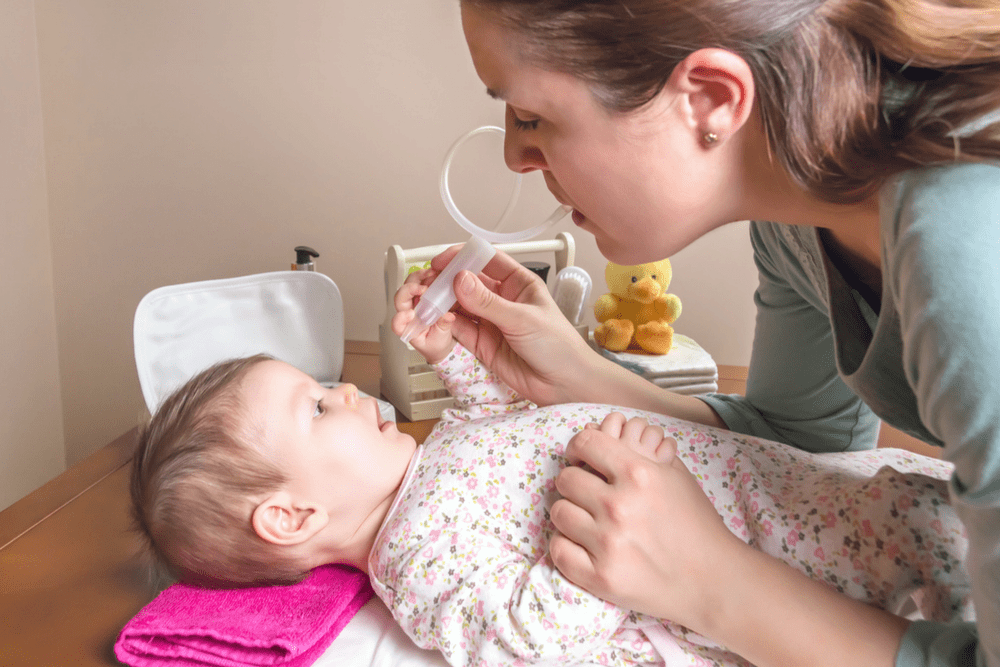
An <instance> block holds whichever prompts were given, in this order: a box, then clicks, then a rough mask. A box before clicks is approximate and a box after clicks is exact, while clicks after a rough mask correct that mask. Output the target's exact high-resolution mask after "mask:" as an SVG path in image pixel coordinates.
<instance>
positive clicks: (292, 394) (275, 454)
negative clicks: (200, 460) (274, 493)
mask: <svg viewBox="0 0 1000 667" xmlns="http://www.w3.org/2000/svg"><path fill="white" fill-rule="evenodd" d="M242 392H243V398H244V400H245V401H246V404H247V408H248V413H249V415H250V419H252V420H255V421H257V423H260V424H261V425H262V426H263V429H264V438H263V440H264V442H265V443H266V444H265V445H264V448H265V450H266V451H265V452H264V453H265V455H267V456H269V457H271V458H272V460H273V461H274V462H275V463H276V464H277V465H278V466H279V467H281V468H282V469H283V470H285V471H286V472H287V473H288V475H289V476H290V478H291V482H290V488H289V489H288V490H290V491H292V492H294V493H299V494H301V495H302V497H305V498H308V499H309V500H310V501H312V502H319V503H321V504H322V505H323V506H324V507H325V508H326V510H327V512H328V513H329V516H330V520H331V523H333V524H335V525H334V530H335V533H336V534H337V535H339V534H341V533H343V535H344V536H345V538H349V537H350V536H352V535H354V534H355V533H356V532H357V531H358V530H359V529H360V528H361V527H362V526H368V527H370V524H371V523H372V522H373V521H375V520H377V521H379V522H381V519H382V517H383V516H384V514H385V511H387V510H388V505H390V504H391V503H392V500H393V498H394V497H395V494H396V490H397V489H398V488H399V484H400V482H402V480H403V477H404V476H405V474H406V468H407V466H408V465H409V462H410V458H411V457H412V456H413V452H414V449H415V448H416V442H415V441H414V440H413V438H412V437H411V436H409V435H407V434H405V433H401V432H400V431H399V430H398V429H397V428H396V424H395V422H391V421H384V420H383V419H382V417H381V416H380V415H379V411H378V404H377V403H376V401H375V399H374V398H371V397H368V398H361V397H359V396H358V389H357V387H355V386H354V385H351V384H345V385H341V386H340V387H337V388H334V389H327V388H326V387H323V386H322V385H320V384H319V383H318V382H316V381H315V380H314V379H313V378H311V377H310V376H308V375H307V374H305V373H303V372H302V371H300V370H298V369H296V368H294V367H293V366H290V365H288V364H285V363H283V362H280V361H265V362H262V363H260V364H257V365H256V366H254V367H253V368H252V369H251V370H250V371H249V372H248V373H247V376H246V378H245V380H244V383H243V387H242Z"/></svg>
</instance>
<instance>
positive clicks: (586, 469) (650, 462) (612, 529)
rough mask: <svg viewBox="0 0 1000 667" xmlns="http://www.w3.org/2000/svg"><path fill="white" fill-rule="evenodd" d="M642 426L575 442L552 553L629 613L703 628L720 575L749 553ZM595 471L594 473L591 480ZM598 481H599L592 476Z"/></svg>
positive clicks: (620, 425) (594, 432)
mask: <svg viewBox="0 0 1000 667" xmlns="http://www.w3.org/2000/svg"><path fill="white" fill-rule="evenodd" d="M675 454H676V441H673V439H672V438H664V435H663V431H662V430H660V429H658V428H656V427H650V426H649V425H648V424H646V422H645V421H644V420H641V419H633V420H628V421H626V420H625V418H624V417H623V416H621V415H619V414H612V415H610V416H609V417H608V418H606V419H605V420H604V423H603V424H602V425H601V427H600V428H588V429H584V430H583V431H581V432H580V433H578V434H577V435H576V436H574V437H573V439H572V440H571V441H570V443H569V445H568V447H567V449H566V456H567V459H568V460H569V462H570V464H571V465H569V466H567V467H566V468H564V469H563V470H562V471H561V472H560V474H559V477H558V478H557V479H556V488H557V489H558V491H559V493H560V494H562V496H563V497H562V498H561V499H559V500H558V501H556V503H555V504H554V505H553V507H552V510H551V517H552V522H553V524H554V525H555V527H556V529H557V531H558V532H557V533H556V534H555V535H554V536H553V537H552V541H551V544H550V552H551V555H552V560H553V562H554V564H555V566H556V567H557V568H558V569H559V571H560V572H562V573H563V575H564V576H565V577H566V578H567V579H569V580H570V581H572V582H573V583H575V584H576V585H578V586H580V587H581V588H584V589H586V590H587V591H590V592H591V593H593V594H594V595H596V596H598V597H601V598H604V599H606V600H610V601H611V602H614V603H616V604H618V605H620V606H622V607H625V608H627V609H633V610H636V611H640V612H644V613H648V614H651V615H653V616H657V617H659V618H669V619H672V620H675V621H678V622H680V623H683V624H685V625H688V626H689V627H693V628H698V627H703V619H704V617H705V615H706V614H710V613H711V609H712V604H713V602H712V601H713V600H714V599H715V596H714V593H713V591H712V590H711V584H712V582H713V581H714V580H717V576H716V575H717V573H718V572H719V571H720V570H719V568H726V567H727V565H726V564H727V563H729V562H732V561H731V559H736V558H738V557H739V554H740V553H741V551H742V550H743V549H744V548H745V547H746V545H745V544H744V543H743V542H741V541H740V540H739V539H738V538H737V537H735V536H734V535H733V534H732V533H731V532H730V531H729V530H728V529H727V528H726V527H725V525H724V524H723V522H722V520H721V518H720V517H719V515H718V513H717V512H716V511H715V509H714V508H713V507H712V504H711V502H710V501H709V500H708V498H707V497H706V496H705V494H704V493H703V492H702V490H701V487H700V486H699V485H698V482H697V480H696V479H695V478H694V477H693V476H692V475H691V473H689V472H688V470H687V468H685V467H684V464H683V463H682V462H681V460H680V459H679V458H677V457H676V456H675ZM591 471H593V472H591ZM595 473H596V474H595Z"/></svg>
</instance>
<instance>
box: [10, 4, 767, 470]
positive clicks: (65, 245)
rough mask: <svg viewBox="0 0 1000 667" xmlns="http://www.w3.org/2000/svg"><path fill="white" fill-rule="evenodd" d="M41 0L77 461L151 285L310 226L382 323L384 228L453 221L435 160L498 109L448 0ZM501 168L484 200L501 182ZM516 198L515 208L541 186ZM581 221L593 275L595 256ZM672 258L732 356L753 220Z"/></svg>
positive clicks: (111, 418)
mask: <svg viewBox="0 0 1000 667" xmlns="http://www.w3.org/2000/svg"><path fill="white" fill-rule="evenodd" d="M19 4H25V6H27V7H30V6H31V3H19ZM34 5H35V8H36V12H37V22H38V42H39V45H38V54H39V60H40V70H41V90H42V103H43V107H42V108H43V117H44V126H45V158H46V165H47V174H48V210H49V215H48V218H49V224H50V230H51V242H52V261H53V272H52V276H53V281H54V289H55V306H56V317H57V324H58V326H57V330H58V347H59V360H60V366H59V370H60V373H61V378H62V385H61V386H62V394H61V395H62V401H63V409H64V420H65V434H66V440H65V447H66V458H67V461H68V462H69V463H73V462H75V461H78V460H79V459H81V458H83V457H85V456H86V455H88V454H89V453H91V452H93V451H94V450H95V449H97V448H99V447H101V446H102V445H104V444H106V443H107V442H109V441H110V440H111V439H113V438H114V437H116V436H117V435H119V434H121V433H122V432H124V431H126V430H127V429H128V428H130V427H131V426H133V425H134V424H135V422H136V420H137V418H138V417H139V415H140V414H141V413H142V400H141V396H140V394H139V389H138V382H137V380H136V377H135V367H134V362H133V359H132V345H131V335H132V330H131V325H132V316H133V313H134V310H135V306H136V304H137V303H138V301H139V299H140V298H141V297H142V296H143V295H144V294H145V293H146V292H148V291H149V290H151V289H153V288H155V287H158V286H161V285H164V284H172V283H179V282H186V281H192V280H201V279H208V278H216V277H224V276H233V275H241V274H246V273H254V272H260V271H270V270H277V269H284V268H287V265H288V263H289V262H290V261H291V259H292V253H291V249H292V248H293V247H294V246H295V245H298V244H307V245H311V246H313V247H314V248H316V249H317V250H319V252H320V253H321V255H322V256H321V257H320V259H319V260H318V262H317V264H318V267H319V269H320V270H322V271H324V272H325V273H327V274H329V275H330V276H331V277H332V278H333V279H334V281H335V282H336V283H337V284H338V285H339V287H340V289H341V291H342V293H343V295H344V305H345V310H346V320H347V331H346V334H347V337H348V338H354V339H363V340H376V339H377V337H378V329H377V325H378V322H379V320H381V318H382V316H383V312H384V299H383V286H382V256H383V253H384V251H385V248H386V247H388V246H389V245H390V244H393V243H398V244H400V245H402V246H403V247H415V246H419V245H425V244H432V243H446V242H452V241H461V240H464V238H465V236H466V235H465V234H464V232H461V230H459V229H458V227H457V226H456V225H455V224H454V222H452V221H451V220H450V218H448V216H447V214H446V212H445V211H444V208H443V206H442V205H441V202H440V199H439V197H438V194H437V179H438V173H439V169H440V165H441V160H442V158H443V156H444V153H445V152H446V150H447V148H448V147H449V146H450V144H451V143H452V141H453V140H454V139H455V138H457V137H458V135H459V134H461V133H463V132H465V131H466V130H468V129H471V128H473V127H476V126H478V125H482V124H486V123H494V124H496V123H500V122H501V121H502V117H503V116H502V108H501V107H500V104H499V103H497V102H494V101H492V100H490V99H489V98H488V97H487V96H486V95H485V92H484V88H483V85H482V84H481V83H480V82H479V80H478V79H477V78H476V76H475V73H474V71H473V69H472V66H471V63H470V61H469V57H468V54H467V52H466V50H465V45H464V41H463V38H462V33H461V29H460V26H459V16H458V0H429V1H426V2H413V0H388V1H386V2H376V3H372V2H355V1H348V0H296V1H295V2H265V1H263V0H255V1H250V2H248V1H247V0H167V1H164V2H147V3H122V2H119V1H118V0H76V1H75V2H71V3H67V2H63V1H62V0H35V3H34ZM493 180H494V179H490V182H489V183H483V184H482V188H483V190H484V192H485V191H487V190H488V189H491V190H490V192H491V193H492V194H489V193H488V194H487V195H483V197H484V198H485V199H484V200H485V201H486V202H489V203H491V202H492V201H493V200H495V199H496V198H497V197H498V196H499V197H500V198H501V199H502V198H503V196H504V194H505V192H506V191H505V188H506V187H507V186H508V185H509V183H508V182H507V181H504V182H502V183H495V182H492V181H493ZM498 193H499V194H498ZM528 194H529V195H531V192H530V191H529V193H528ZM471 199H472V200H473V201H471V202H470V203H469V206H470V207H471V208H472V209H473V210H475V209H476V206H477V205H479V203H480V202H477V201H476V199H477V198H476V197H475V196H473V197H471ZM526 200H527V202H526V207H525V211H526V213H525V214H526V215H531V216H536V217H537V216H540V215H544V214H547V212H548V211H549V210H550V209H551V207H552V206H553V201H552V200H551V199H548V198H547V195H544V196H542V195H538V196H527V197H526ZM484 206H485V205H484ZM486 208H488V206H486ZM558 229H567V230H570V229H574V228H573V226H572V224H571V223H569V222H564V223H561V224H560V226H559V227H558ZM558 229H557V230H558ZM43 231H44V230H43ZM577 238H578V241H579V246H580V256H579V263H581V264H582V265H583V266H584V267H585V268H587V269H588V271H590V272H591V274H592V275H593V276H594V277H595V279H596V281H597V283H598V284H597V287H598V289H603V265H604V261H603V259H601V258H600V256H599V254H598V253H597V250H596V248H595V247H594V244H593V241H592V240H591V239H590V237H586V238H584V237H582V236H580V235H579V234H578V235H577ZM674 265H675V276H676V277H675V281H674V284H673V285H672V289H671V291H673V292H675V293H677V294H679V295H680V296H681V298H682V300H683V302H684V314H683V315H682V318H681V320H680V321H679V322H678V327H677V328H678V330H679V331H680V332H681V333H685V334H688V335H690V336H692V337H694V338H695V339H696V340H698V341H699V342H700V343H702V345H704V346H705V347H706V348H707V349H708V350H709V351H710V352H711V353H712V354H713V355H714V356H715V358H716V360H717V361H718V362H719V363H728V364H745V363H746V362H747V360H748V357H749V352H748V350H749V338H750V335H751V327H752V317H753V315H752V303H751V299H750V295H751V294H752V290H753V285H754V284H755V282H756V277H755V272H754V270H753V268H752V263H751V259H750V254H749V245H748V242H747V240H746V230H745V226H744V225H736V226H733V227H731V228H728V229H725V230H720V231H718V232H716V233H714V234H712V235H711V236H710V237H709V238H708V239H706V240H703V241H701V242H699V243H697V244H695V246H693V247H691V248H689V249H687V250H685V251H683V252H682V253H680V254H679V255H678V256H677V257H675V258H674ZM49 334H51V329H50V330H49Z"/></svg>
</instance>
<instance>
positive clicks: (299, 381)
mask: <svg viewBox="0 0 1000 667" xmlns="http://www.w3.org/2000/svg"><path fill="white" fill-rule="evenodd" d="M315 385H316V382H315V380H313V379H312V377H310V376H309V375H307V374H306V373H303V372H302V371H300V370H299V369H297V368H295V367H294V366H292V365H291V364H287V363H285V362H284V361H280V360H278V359H267V360H265V361H262V362H260V363H259V364H256V365H255V366H254V367H253V368H251V369H250V370H249V371H248V372H247V374H246V377H244V378H243V382H241V383H240V387H239V393H240V394H241V396H242V398H243V399H244V400H246V401H248V402H249V403H257V402H264V403H267V404H273V403H274V402H275V401H280V402H285V401H291V400H293V399H294V397H295V396H298V395H302V394H306V393H308V392H309V391H310V390H311V389H312V388H313V387H314V386H315Z"/></svg>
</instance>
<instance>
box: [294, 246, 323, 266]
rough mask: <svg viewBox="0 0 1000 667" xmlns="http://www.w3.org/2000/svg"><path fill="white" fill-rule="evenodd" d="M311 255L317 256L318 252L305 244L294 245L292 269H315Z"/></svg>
mask: <svg viewBox="0 0 1000 667" xmlns="http://www.w3.org/2000/svg"><path fill="white" fill-rule="evenodd" d="M313 257H319V253H318V252H316V251H315V250H313V249H312V248H310V247H309V246H307V245H299V246H295V263H294V264H292V271H315V270H316V265H315V264H313V261H312V260H313Z"/></svg>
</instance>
